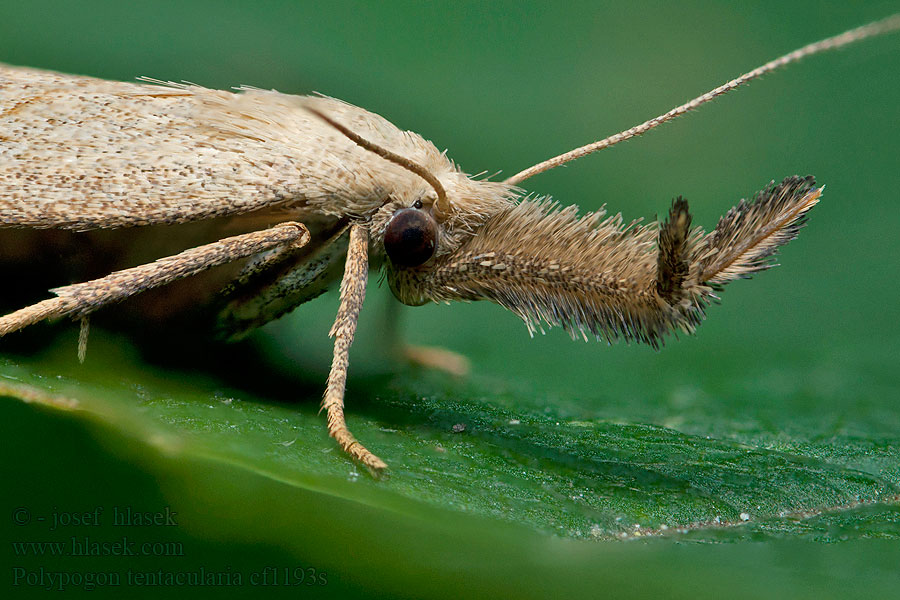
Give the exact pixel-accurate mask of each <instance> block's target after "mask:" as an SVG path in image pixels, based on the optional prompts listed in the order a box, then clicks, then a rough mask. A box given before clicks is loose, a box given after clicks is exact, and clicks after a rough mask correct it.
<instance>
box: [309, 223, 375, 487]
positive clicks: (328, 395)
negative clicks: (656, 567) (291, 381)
mask: <svg viewBox="0 0 900 600" xmlns="http://www.w3.org/2000/svg"><path fill="white" fill-rule="evenodd" d="M368 250H369V232H368V230H366V229H365V228H364V227H363V226H361V225H353V226H351V227H350V243H349V247H348V248H347V262H346V264H345V267H344V278H343V279H342V280H341V305H340V308H338V313H337V318H335V320H334V325H333V326H332V327H331V332H330V333H329V334H328V335H329V336H330V337H333V338H334V357H333V359H332V361H331V372H330V373H328V386H327V387H326V388H325V397H324V398H323V399H322V410H324V411H325V412H326V414H327V417H328V434H329V435H330V436H331V437H333V438H334V439H335V440H336V441H337V443H338V445H340V447H341V449H342V450H343V451H344V452H346V453H347V454H349V455H350V456H351V457H352V458H354V459H356V460H358V461H359V462H361V463H362V464H364V465H365V466H366V467H368V469H369V470H370V471H371V472H372V473H373V474H375V475H378V474H380V473H381V472H382V471H384V469H386V468H387V464H386V463H385V462H384V461H383V460H381V459H380V458H378V457H377V456H375V455H374V454H372V453H371V452H369V451H368V450H367V449H366V448H365V446H363V445H362V444H360V443H359V442H358V441H357V440H356V438H355V437H353V434H352V433H350V430H349V429H347V424H346V422H345V421H344V390H345V388H346V385H347V365H348V364H349V361H350V344H352V343H353V336H354V335H355V334H356V322H357V320H358V318H359V309H360V308H362V304H363V300H365V298H366V281H367V279H368V275H369V257H368Z"/></svg>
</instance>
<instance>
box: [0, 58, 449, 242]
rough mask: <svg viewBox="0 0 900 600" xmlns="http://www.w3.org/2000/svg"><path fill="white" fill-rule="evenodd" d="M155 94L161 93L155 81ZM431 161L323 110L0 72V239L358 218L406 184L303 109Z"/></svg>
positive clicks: (336, 109) (375, 119)
mask: <svg viewBox="0 0 900 600" xmlns="http://www.w3.org/2000/svg"><path fill="white" fill-rule="evenodd" d="M160 83H161V82H160ZM304 102H313V103H318V108H320V109H321V110H323V111H324V112H328V113H330V114H333V115H336V116H337V117H339V118H340V119H341V120H342V121H344V122H345V123H347V124H348V126H353V127H354V128H357V129H360V130H361V132H362V133H364V134H366V135H368V136H370V137H372V138H374V139H375V140H377V141H379V142H381V143H383V144H385V145H388V146H394V147H398V146H399V151H406V152H407V153H411V154H421V153H422V152H425V153H436V154H438V155H439V153H437V150H436V149H434V150H433V151H432V149H433V148H434V147H433V146H432V145H431V144H430V143H428V142H425V140H422V139H421V138H419V137H418V136H412V135H411V134H408V133H407V132H402V131H400V130H399V129H397V128H396V127H394V126H393V125H391V124H390V123H389V122H388V121H386V120H385V119H383V118H381V117H379V116H378V115H374V114H372V113H369V112H367V111H365V110H362V109H360V108H357V107H354V106H351V105H349V104H346V103H343V102H340V101H337V100H333V99H328V98H302V97H298V96H290V95H287V94H280V93H278V92H274V91H264V90H255V89H245V90H243V93H240V94H236V93H233V92H226V91H218V90H210V89H206V88H202V87H199V86H194V85H180V84H167V85H149V84H138V83H124V82H114V81H105V80H101V79H94V78H90V77H79V76H71V75H62V74H58V73H52V72H48V71H40V70H34V69H25V68H19V67H11V66H7V65H2V64H0V227H4V226H6V227H10V226H12V227H36V228H64V229H74V230H89V229H96V228H114V227H131V226H141V225H152V224H175V223H185V222H189V221H197V220H201V219H208V218H213V217H221V216H228V215H236V214H242V213H249V212H252V211H255V210H259V209H263V208H272V207H274V206H279V205H283V206H284V207H286V209H287V210H290V209H292V208H297V209H298V210H300V211H301V212H303V211H304V210H312V211H314V212H318V213H320V214H324V215H329V216H336V217H340V216H346V215H347V214H351V215H352V214H354V213H356V214H362V213H364V212H366V211H368V210H371V209H372V208H374V207H377V206H379V205H380V203H381V202H383V201H384V197H385V195H386V191H385V190H388V189H391V188H392V187H394V186H395V185H402V184H403V181H399V182H398V181H395V180H405V181H409V179H410V178H411V177H414V176H412V175H411V174H410V173H407V172H406V171H404V170H403V169H401V168H399V167H397V166H396V165H393V164H391V163H387V162H386V161H383V160H381V159H379V158H378V157H376V156H374V155H373V154H372V153H370V152H367V151H366V150H363V149H362V148H359V147H358V146H356V145H355V144H353V143H352V142H350V141H349V140H347V139H346V138H344V137H343V136H342V135H341V134H340V133H338V132H336V131H335V130H334V129H332V128H331V127H329V126H328V125H326V124H324V123H323V122H321V121H320V120H319V119H317V118H315V117H313V116H312V115H311V114H310V113H309V112H308V111H306V110H304V109H303V103H304Z"/></svg>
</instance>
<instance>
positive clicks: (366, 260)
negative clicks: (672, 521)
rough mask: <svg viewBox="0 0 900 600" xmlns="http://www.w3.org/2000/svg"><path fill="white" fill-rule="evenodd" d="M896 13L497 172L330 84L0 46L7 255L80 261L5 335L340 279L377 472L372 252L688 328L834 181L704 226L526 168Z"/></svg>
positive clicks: (643, 333)
mask: <svg viewBox="0 0 900 600" xmlns="http://www.w3.org/2000/svg"><path fill="white" fill-rule="evenodd" d="M896 29H900V15H894V16H892V17H889V18H887V19H884V20H882V21H879V22H877V23H873V24H870V25H866V26H863V27H859V28H857V29H854V30H851V31H848V32H846V33H843V34H841V35H838V36H835V37H832V38H828V39H825V40H823V41H820V42H816V43H814V44H810V45H808V46H805V47H803V48H801V49H799V50H796V51H794V52H792V53H790V54H787V55H785V56H783V57H781V58H778V59H776V60H774V61H771V62H769V63H767V64H765V65H763V66H761V67H759V68H757V69H755V70H753V71H750V72H749V73H747V74H745V75H742V76H741V77H739V78H737V79H735V80H733V81H730V82H728V83H726V84H724V85H722V86H720V87H718V88H716V89H714V90H712V91H710V92H708V93H706V94H703V95H702V96H699V97H697V98H695V99H694V100H691V101H690V102H688V103H686V104H684V105H682V106H679V107H677V108H675V109H673V110H671V111H669V112H668V113H666V114H664V115H661V116H659V117H656V118H654V119H651V120H649V121H647V122H645V123H643V124H641V125H638V126H636V127H633V128H631V129H628V130H626V131H623V132H621V133H619V134H616V135H614V136H611V137H609V138H606V139H604V140H601V141H599V142H595V143H593V144H590V145H588V146H584V147H582V148H578V149H576V150H573V151H571V152H569V153H566V154H563V155H561V156H558V157H556V158H553V159H550V160H548V161H545V162H543V163H540V164H538V165H535V166H534V167H531V168H529V169H526V170H525V171H522V172H521V173H519V174H517V175H515V176H513V177H510V178H509V179H507V180H505V181H502V182H494V181H487V180H484V179H476V178H472V177H470V176H468V175H466V174H465V173H463V172H462V171H461V170H460V169H459V168H458V167H457V166H456V165H455V164H454V163H453V162H452V161H451V160H449V159H448V158H447V157H446V156H445V154H444V153H442V152H440V151H439V150H438V149H437V148H436V147H435V146H434V145H433V144H432V143H431V142H429V141H427V140H426V139H424V138H423V137H421V136H419V135H417V134H415V133H412V132H408V131H403V130H400V129H398V128H397V127H395V126H394V125H393V124H391V123H389V122H388V121H387V120H385V119H383V118H382V117H380V116H378V115H375V114H373V113H370V112H368V111H365V110H363V109H361V108H357V107H355V106H351V105H349V104H346V103H344V102H341V101H338V100H334V99H331V98H324V97H299V96H291V95H286V94H280V93H278V92H275V91H265V90H259V89H255V88H248V87H245V88H240V89H239V90H238V91H239V93H233V92H227V91H218V90H211V89H205V88H202V87H199V86H195V85H189V84H176V83H170V82H169V83H166V82H161V81H156V80H147V79H145V80H144V82H143V83H122V82H112V81H104V80H99V79H93V78H89V77H78V76H71V75H62V74H57V73H51V72H46V71H39V70H33V69H27V68H20V67H11V66H4V65H0V269H2V268H4V267H9V268H12V267H11V266H10V265H22V264H30V265H31V268H37V269H40V270H41V271H42V272H43V273H44V274H45V275H48V276H51V277H52V275H53V274H54V273H55V272H56V271H55V269H57V268H58V267H63V266H64V267H66V269H65V273H67V275H66V277H69V278H71V277H73V276H72V275H71V273H73V272H75V273H79V274H80V275H79V276H78V280H80V281H82V282H81V283H73V284H71V285H65V286H64V287H58V288H55V289H53V290H51V292H52V293H53V294H54V297H52V298H49V299H46V300H43V301H40V302H38V303H36V304H32V305H30V306H27V307H26V308H23V309H20V310H17V311H15V312H12V313H10V314H8V315H6V316H4V317H0V336H4V335H6V334H8V333H11V332H14V331H17V330H19V329H22V328H23V327H26V326H28V325H30V324H33V323H36V322H38V321H40V320H43V319H48V318H58V317H64V316H65V317H70V318H72V319H75V320H78V321H80V323H81V335H80V339H79V356H80V357H81V358H83V356H84V349H85V345H86V341H87V331H88V326H87V324H88V317H89V316H90V315H91V314H92V313H94V312H95V311H97V310H99V309H101V308H103V307H105V306H107V305H110V304H113V303H116V302H119V301H122V300H125V299H127V298H130V297H131V296H134V295H135V294H139V293H142V292H148V293H147V294H142V297H152V296H153V294H154V293H155V292H152V291H150V290H152V289H154V288H159V287H162V286H166V290H167V291H168V290H172V291H171V292H167V294H166V295H165V296H161V295H159V294H158V295H157V299H161V300H160V301H158V302H156V303H155V304H153V303H151V304H148V306H147V309H146V311H145V312H143V313H142V319H144V318H145V319H146V320H147V321H148V322H153V321H154V319H155V318H156V317H160V316H167V315H170V314H176V313H180V312H182V311H187V312H190V311H191V310H194V311H196V312H200V313H202V314H205V315H207V316H210V318H211V320H212V321H214V323H215V326H216V327H217V328H218V329H219V331H220V333H222V334H223V335H225V336H227V337H240V336H241V335H243V334H245V333H246V332H248V331H250V330H252V329H253V328H255V327H257V326H259V325H262V324H264V323H266V322H268V321H270V320H272V319H274V318H277V317H279V316H281V315H283V314H284V313H286V312H287V311H290V310H291V309H293V308H295V307H296V306H298V305H299V304H302V303H303V302H305V301H307V300H309V299H311V298H313V297H315V296H317V295H319V294H320V293H322V291H324V290H325V289H326V287H328V286H329V285H330V284H332V283H333V282H334V281H336V280H337V279H338V278H341V284H340V292H341V293H340V307H339V309H338V314H337V318H336V320H335V323H334V326H333V327H332V330H331V336H332V337H333V338H334V340H335V341H334V358H333V362H332V367H331V372H330V375H329V377H328V383H327V388H326V392H325V396H324V399H323V401H322V407H323V409H324V410H325V411H326V413H327V419H328V431H329V433H330V435H331V436H332V437H334V438H335V439H336V440H337V442H338V443H339V445H340V447H341V448H342V449H343V450H344V451H345V452H347V453H348V454H349V455H350V456H352V457H353V458H354V459H356V460H358V461H360V462H361V463H362V464H364V465H365V466H367V467H368V468H369V469H370V470H372V471H373V472H376V473H377V472H381V471H382V470H383V469H385V468H386V466H387V465H386V464H385V463H384V462H383V461H382V460H381V459H379V458H378V457H377V456H375V455H374V454H372V453H371V452H369V451H368V450H367V449H366V448H365V447H364V446H363V445H362V444H360V443H359V442H358V441H357V440H356V439H355V438H354V437H353V435H352V434H351V433H350V431H349V430H348V429H347V427H346V424H345V422H344V414H343V410H344V388H345V383H346V377H347V365H348V353H349V348H350V345H351V343H352V341H353V337H354V333H355V330H356V322H357V316H358V314H359V310H360V307H361V306H362V303H363V299H364V296H365V291H366V282H367V275H368V270H369V267H370V265H378V264H379V263H380V264H382V265H383V269H384V271H385V273H386V276H387V280H388V282H389V284H390V287H391V290H392V291H393V293H394V295H395V296H396V297H397V299H398V300H400V301H401V302H403V303H405V304H410V305H420V304H424V303H427V302H443V301H450V300H482V299H486V300H491V301H493V302H495V303H497V304H500V305H501V306H504V307H506V308H508V309H509V310H511V311H513V312H514V313H516V314H517V315H518V316H520V317H521V318H522V319H523V320H524V321H525V323H526V325H527V326H528V328H529V330H530V331H533V330H534V329H535V328H539V327H541V326H542V325H548V326H560V327H563V328H564V329H566V330H567V331H568V332H569V333H571V334H572V335H573V337H574V336H575V335H577V334H580V335H582V336H584V337H585V338H587V337H588V336H595V337H597V338H600V339H607V340H612V339H618V338H623V339H626V340H634V341H640V342H645V343H648V344H651V345H653V346H657V345H658V344H659V343H660V342H661V340H662V339H663V338H664V337H665V335H666V334H667V333H668V332H671V331H674V330H680V331H684V332H692V331H693V330H694V329H695V328H696V326H697V325H699V323H700V322H701V320H702V319H703V315H704V310H705V308H706V306H707V305H708V304H709V303H710V301H712V300H714V299H716V296H715V295H714V292H715V291H717V290H718V289H720V288H721V287H722V286H723V285H725V284H726V283H728V282H730V281H733V280H735V279H738V278H743V277H747V276H749V275H751V274H752V273H755V272H757V271H760V270H763V269H766V268H768V267H769V266H771V262H770V260H769V259H770V257H771V256H772V255H773V254H774V253H775V252H776V250H777V248H778V247H779V246H781V245H783V244H785V243H787V242H788V241H790V240H792V239H794V237H796V235H797V232H798V230H799V229H800V227H801V226H802V225H803V223H804V220H805V218H806V215H807V212H808V211H809V210H810V209H811V208H812V207H813V206H814V205H815V204H816V203H817V202H818V201H819V198H820V195H821V192H822V188H821V187H817V186H816V184H815V183H814V181H813V179H812V177H789V178H787V179H785V180H783V181H782V182H781V183H778V184H776V183H774V182H773V183H771V184H769V185H768V186H767V187H766V188H765V189H764V190H763V191H761V192H759V193H758V194H757V195H756V197H755V198H753V199H752V200H750V201H745V200H742V201H741V202H740V203H739V204H738V205H737V206H735V207H734V208H732V209H731V210H730V211H729V212H728V213H727V214H726V215H725V216H724V217H722V218H721V219H720V220H719V223H718V224H717V225H716V227H715V228H714V229H713V230H712V231H711V232H709V233H705V232H704V231H703V230H702V229H700V228H699V227H694V226H692V222H691V214H690V212H689V210H688V204H687V202H686V201H685V200H683V199H681V198H678V199H676V200H675V201H674V202H673V203H672V206H671V208H670V210H669V212H668V216H667V218H666V219H665V220H664V221H663V222H661V223H651V224H649V225H639V224H634V223H632V224H627V223H625V222H623V220H622V218H621V216H619V215H616V216H613V217H606V216H605V214H604V212H603V211H602V210H601V211H598V212H595V213H590V214H586V215H583V216H580V217H579V216H578V214H577V207H574V206H569V207H566V208H560V207H559V206H557V205H556V204H555V203H553V202H550V201H549V200H547V199H542V198H532V197H530V196H525V194H524V192H523V190H521V189H520V188H519V187H518V184H520V183H521V182H523V181H524V180H526V179H528V178H529V177H532V176H533V175H536V174H538V173H541V172H543V171H545V170H548V169H550V168H553V167H555V166H558V165H561V164H564V163H565V162H568V161H570V160H573V159H575V158H578V157H580V156H584V155H586V154H589V153H591V152H595V151H597V150H600V149H603V148H606V147H608V146H611V145H613V144H616V143H618V142H621V141H623V140H625V139H628V138H630V137H634V136H636V135H640V134H641V133H644V132H646V131H648V130H650V129H652V128H654V127H656V126H657V125H660V124H662V123H664V122H666V121H668V120H671V119H673V118H675V117H677V116H679V115H681V114H684V113H685V112H687V111H689V110H692V109H694V108H696V107H698V106H700V105H701V104H704V103H705V102H708V101H709V100H712V99H713V98H715V97H716V96H718V95H721V94H723V93H725V92H727V91H729V90H731V89H734V88H736V87H738V86H740V85H741V84H743V83H745V82H747V81H749V80H751V79H754V78H756V77H758V76H760V75H762V74H763V73H766V72H769V71H772V70H774V69H776V68H778V67H781V66H783V65H786V64H788V63H791V62H794V61H797V60H799V59H800V58H803V57H805V56H809V55H811V54H815V53H818V52H821V51H824V50H828V49H832V48H838V47H841V46H844V45H846V44H849V43H851V42H854V41H858V40H861V39H864V38H867V37H871V36H874V35H878V34H881V33H885V32H888V31H892V30H896ZM37 230H45V231H41V232H40V235H39V236H36V235H32V234H35V232H36V231H37ZM161 232H162V235H160V233H161ZM97 248H102V249H103V251H102V252H98V251H97ZM48 249H49V250H52V252H50V256H51V258H50V259H45V260H44V262H42V263H40V264H37V261H39V260H42V259H39V258H38V257H40V256H43V255H44V254H43V253H44V251H46V250H48ZM87 255H90V256H91V260H90V261H85V260H82V258H83V257H84V256H87ZM4 261H6V262H5V263H4ZM60 272H63V271H62V270H61V271H60ZM342 274H343V275H342ZM12 280H14V281H17V280H16V279H15V278H13V279H12ZM7 281H10V278H7ZM66 282H67V281H66V280H65V279H62V280H61V281H59V283H66ZM211 291H214V292H216V293H210V292H211ZM15 292H16V286H12V290H11V293H13V294H14V293H15ZM5 293H6V292H5ZM135 300H137V299H135ZM130 302H134V300H132V301H130Z"/></svg>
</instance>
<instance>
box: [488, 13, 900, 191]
mask: <svg viewBox="0 0 900 600" xmlns="http://www.w3.org/2000/svg"><path fill="white" fill-rule="evenodd" d="M898 29H900V13H897V14H894V15H891V16H890V17H886V18H884V19H882V20H880V21H875V22H874V23H869V24H868V25H862V26H861V27H857V28H855V29H851V30H849V31H845V32H844V33H841V34H839V35H835V36H832V37H830V38H826V39H824V40H820V41H818V42H813V43H812V44H808V45H806V46H803V47H802V48H800V49H798V50H794V51H793V52H790V53H788V54H785V55H784V56H781V57H779V58H776V59H775V60H772V61H770V62H767V63H766V64H764V65H762V66H761V67H757V68H755V69H753V70H752V71H750V72H748V73H744V74H743V75H741V76H740V77H738V78H737V79H732V80H731V81H729V82H728V83H726V84H724V85H720V86H719V87H717V88H715V89H713V90H710V91H708V92H706V93H705V94H703V95H702V96H697V97H696V98H694V99H693V100H691V101H690V102H687V103H685V104H682V105H681V106H678V107H675V108H673V109H672V110H670V111H669V112H667V113H665V114H663V115H660V116H658V117H654V118H652V119H650V120H649V121H644V122H643V123H641V124H640V125H636V126H634V127H632V128H631V129H626V130H625V131H621V132H619V133H617V134H615V135H611V136H609V137H608V138H606V139H602V140H600V141H599V142H593V143H591V144H587V145H586V146H581V147H580V148H575V149H574V150H570V151H569V152H566V153H565V154H560V155H559V156H555V157H553V158H550V159H548V160H545V161H543V162H540V163H538V164H536V165H534V166H531V167H528V168H527V169H525V170H523V171H520V172H518V173H516V174H515V175H513V176H512V177H510V178H509V179H507V180H506V181H504V182H503V183H506V184H509V185H518V184H519V183H521V182H523V181H525V180H526V179H528V178H530V177H534V176H535V175H538V174H540V173H543V172H544V171H549V170H550V169H554V168H556V167H558V166H560V165H564V164H566V163H567V162H570V161H573V160H575V159H577V158H581V157H582V156H587V155H588V154H591V153H593V152H596V151H598V150H603V149H604V148H609V147H610V146H613V145H615V144H618V143H619V142H624V141H625V140H627V139H629V138H633V137H635V136H638V135H641V134H642V133H646V132H648V131H650V130H651V129H653V128H654V127H658V126H659V125H662V124H663V123H665V122H666V121H671V120H672V119H674V118H676V117H680V116H681V115H683V114H685V113H686V112H688V111H690V110H694V109H695V108H697V107H699V106H700V105H702V104H706V103H707V102H709V101H710V100H712V99H713V98H716V97H717V96H721V95H722V94H725V93H726V92H730V91H731V90H733V89H734V88H736V87H739V86H741V85H743V84H745V83H747V82H748V81H751V80H753V79H756V78H757V77H759V76H760V75H763V74H765V73H768V72H770V71H774V70H775V69H778V68H779V67H783V66H785V65H788V64H790V63H792V62H797V61H798V60H800V59H801V58H805V57H807V56H811V55H813V54H818V53H819V52H824V51H826V50H833V49H835V48H840V47H842V46H846V45H847V44H852V43H853V42H858V41H860V40H864V39H866V38H870V37H873V36H876V35H881V34H883V33H889V32H891V31H896V30H898Z"/></svg>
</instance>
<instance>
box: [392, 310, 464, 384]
mask: <svg viewBox="0 0 900 600" xmlns="http://www.w3.org/2000/svg"><path fill="white" fill-rule="evenodd" d="M401 306H402V305H401V303H400V302H399V301H394V299H393V298H392V299H389V300H388V302H387V305H386V308H385V312H384V331H385V335H386V337H387V340H388V344H389V347H390V349H391V354H392V355H393V356H395V357H396V359H397V360H401V361H406V362H409V363H412V364H414V365H417V366H420V367H424V368H426V369H437V370H438V371H444V372H445V373H449V374H450V375H454V376H456V377H465V376H466V375H468V374H469V370H470V368H471V364H470V362H469V359H468V358H466V357H465V356H463V355H462V354H459V353H458V352H453V351H452V350H447V349H446V348H441V347H440V346H417V345H414V344H409V343H407V342H405V341H403V338H402V336H401V335H400V318H401V315H400V309H401Z"/></svg>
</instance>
